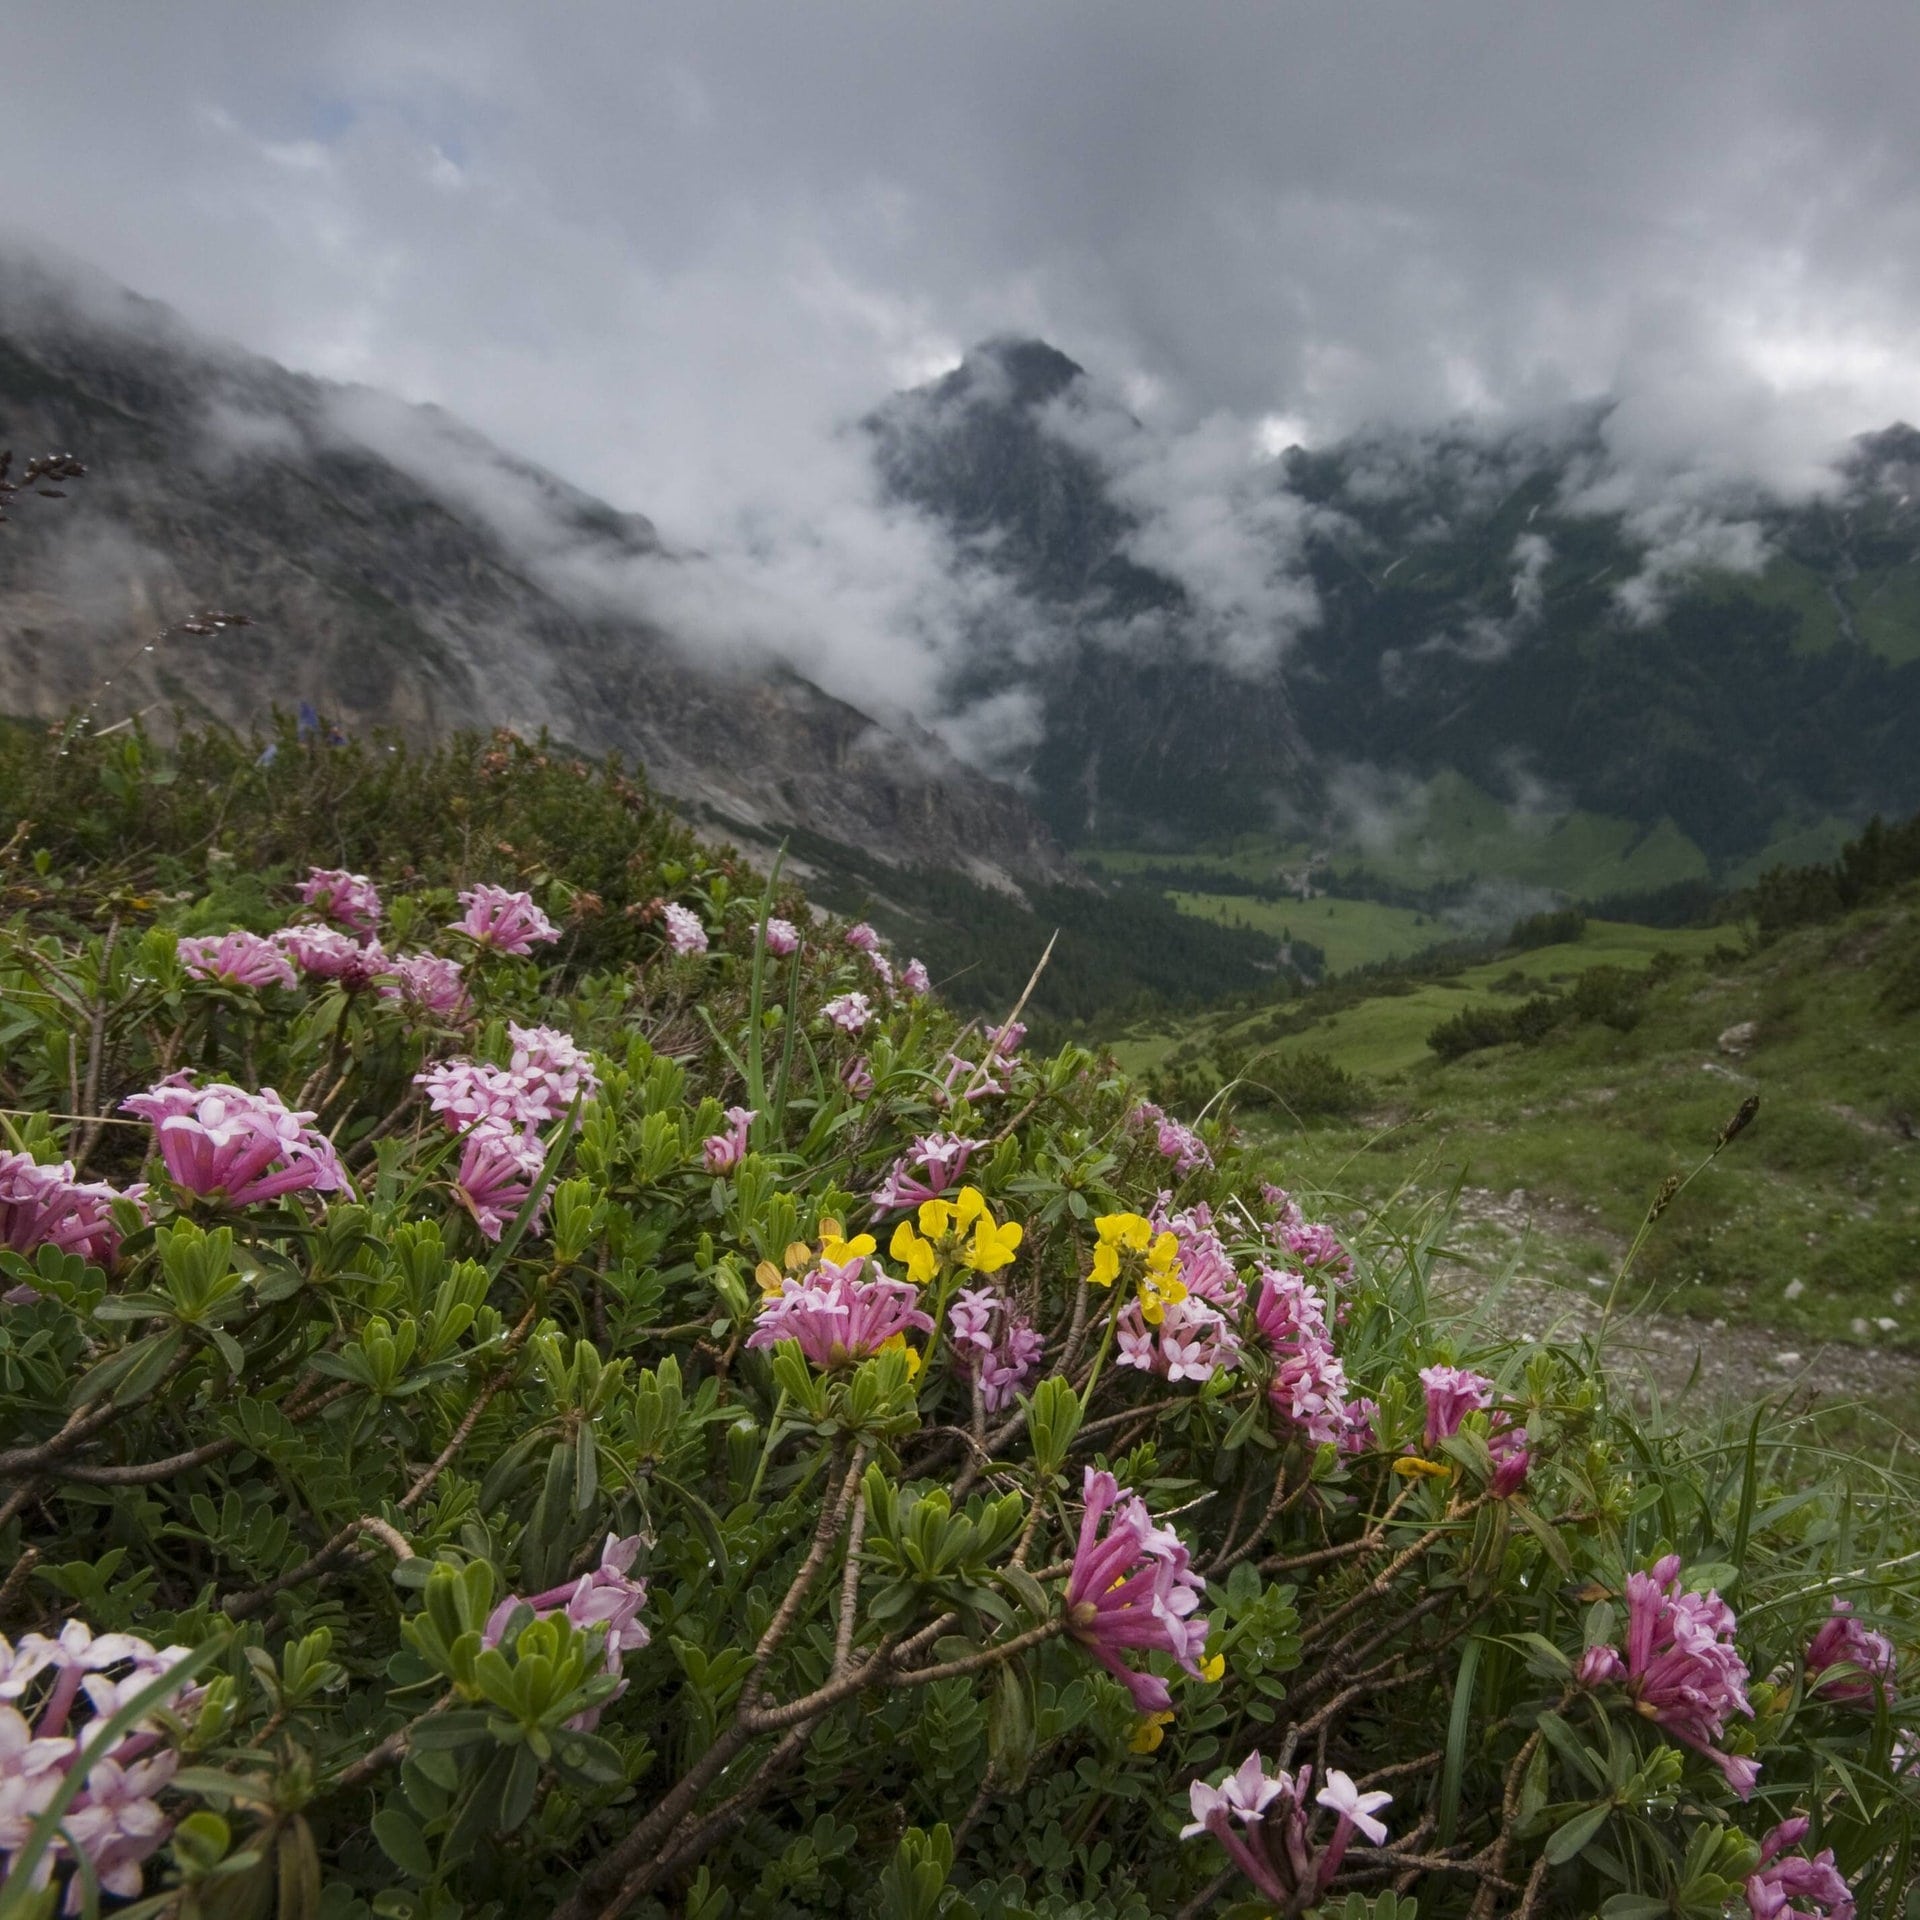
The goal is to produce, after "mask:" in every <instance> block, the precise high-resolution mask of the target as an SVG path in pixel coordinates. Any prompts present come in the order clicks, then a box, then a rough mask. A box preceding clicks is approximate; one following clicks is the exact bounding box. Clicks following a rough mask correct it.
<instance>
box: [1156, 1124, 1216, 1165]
mask: <svg viewBox="0 0 1920 1920" xmlns="http://www.w3.org/2000/svg"><path fill="white" fill-rule="evenodd" d="M1154 1144H1155V1145H1156V1146H1157V1147H1158V1148H1159V1150H1160V1151H1161V1153H1163V1154H1164V1155H1165V1156H1166V1157H1167V1158H1168V1159H1169V1160H1171V1161H1172V1162H1173V1170H1174V1172H1176V1173H1191V1172H1192V1171H1193V1170H1194V1168H1195V1167H1210V1166H1212V1165H1213V1155H1212V1154H1211V1153H1209V1152H1208V1151H1207V1143H1206V1142H1205V1141H1204V1140H1202V1139H1201V1138H1200V1136H1199V1135H1198V1134H1197V1133H1195V1132H1194V1130H1193V1129H1192V1128H1191V1127H1188V1126H1182V1125H1181V1123H1180V1122H1179V1121H1178V1120H1166V1119H1163V1120H1162V1121H1161V1122H1160V1125H1159V1130H1158V1132H1157V1133H1156V1134H1155V1136H1154Z"/></svg>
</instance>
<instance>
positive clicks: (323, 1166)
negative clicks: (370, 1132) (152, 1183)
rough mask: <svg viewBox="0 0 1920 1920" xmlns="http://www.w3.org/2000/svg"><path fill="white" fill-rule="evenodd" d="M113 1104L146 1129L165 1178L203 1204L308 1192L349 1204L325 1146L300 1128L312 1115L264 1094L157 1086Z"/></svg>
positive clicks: (329, 1146)
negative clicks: (149, 1129) (142, 1122)
mask: <svg viewBox="0 0 1920 1920" xmlns="http://www.w3.org/2000/svg"><path fill="white" fill-rule="evenodd" d="M120 1105H121V1109H122V1111H124V1112H127V1113H137V1114H139V1115H140V1117H141V1118H142V1119H144V1120H151V1121H152V1122H153V1132H154V1144H155V1145H156V1146H157V1147H158V1148H159V1150H160V1158H161V1160H162V1161H163V1162H164V1163H165V1166H166V1169H167V1175H168V1177H169V1178H170V1179H171V1180H172V1181H173V1183H174V1185H175V1186H177V1187H181V1188H184V1189H185V1190H186V1191H187V1192H188V1193H192V1194H196V1195H198V1196H199V1197H200V1198H201V1199H203V1200H217V1201H219V1202H221V1203H222V1204H224V1205H226V1206H229V1207H249V1206H258V1205H259V1204H261V1203H262V1202H263V1201H267V1200H278V1199H280V1198H281V1197H282V1196H283V1195H285V1194H289V1193H299V1192H302V1191H304V1190H305V1189H308V1188H311V1189H313V1190H314V1191H315V1192H317V1193H344V1194H346V1195H347V1197H348V1198H349V1199H351V1198H352V1197H353V1187H352V1185H351V1184H350V1183H349V1182H348V1179H347V1176H346V1172H345V1170H344V1169H343V1168H342V1167H341V1165H340V1156H339V1155H338V1154H337V1153H336V1152H335V1151H334V1146H333V1142H332V1141H331V1140H329V1139H328V1138H327V1136H326V1135H325V1134H324V1133H319V1132H316V1131H315V1130H314V1129H313V1128H312V1127H310V1126H309V1125H308V1124H307V1122H308V1121H310V1120H312V1119H313V1118H314V1116H313V1114H311V1113H308V1112H295V1111H292V1110H290V1109H289V1108H288V1107H287V1105H286V1103H285V1102H284V1101H283V1100H282V1099H281V1098H280V1096H279V1094H277V1093H276V1092H275V1091H274V1090H273V1088H271V1087H262V1088H261V1090H260V1091H259V1092H258V1093H248V1092H247V1091H246V1090H245V1089H244V1088H243V1087H235V1086H229V1085H227V1084H226V1083H225V1082H224V1081H219V1082H215V1083H214V1084H213V1085H211V1086H205V1087H183V1086H179V1085H173V1084H169V1083H168V1082H165V1081H162V1082H161V1084H160V1085H159V1086H156V1087H149V1088H148V1089H147V1091H146V1092H145V1093H136V1094H132V1095H130V1096H129V1097H128V1098H127V1099H125V1100H123V1101H121V1103H120Z"/></svg>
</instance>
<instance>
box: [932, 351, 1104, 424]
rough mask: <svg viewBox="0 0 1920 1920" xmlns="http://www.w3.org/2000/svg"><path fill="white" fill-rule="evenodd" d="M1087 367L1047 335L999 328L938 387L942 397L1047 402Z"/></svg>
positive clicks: (1029, 403) (1010, 403)
mask: <svg viewBox="0 0 1920 1920" xmlns="http://www.w3.org/2000/svg"><path fill="white" fill-rule="evenodd" d="M1086 371H1087V370H1086V368H1085V367H1083V366H1081V365H1080V363H1079V362H1078V361H1077V360H1070V359H1068V358H1067V356H1066V355H1065V354H1064V353H1062V352H1061V351H1060V349H1059V348H1058V347H1054V346H1049V345H1048V344H1047V342H1046V341H1044V340H1032V339H1022V338H1020V337H1019V336H1017V335H1014V334H999V335H996V336H995V337H994V338H992V339H990V340H982V341H980V342H979V343H978V344H977V345H976V346H975V347H974V348H973V350H972V351H971V352H970V353H969V354H968V355H967V357H966V358H965V359H964V360H962V361H961V363H960V364H959V366H957V367H956V368H954V370H953V371H952V372H951V373H950V374H948V375H947V376H946V378H945V379H943V380H942V381H940V383H939V384H938V386H937V387H936V388H935V392H936V394H937V395H938V396H939V397H940V398H941V399H943V400H945V399H962V398H964V399H969V400H978V399H994V400H1000V401H1002V402H1004V403H1005V404H1006V405H1008V406H1015V407H1043V406H1045V405H1046V403H1047V402H1048V401H1049V400H1051V399H1053V398H1054V396H1055V395H1056V394H1060V393H1064V392H1065V391H1066V390H1067V388H1068V387H1070V386H1072V385H1073V383H1074V382H1075V381H1076V380H1082V379H1084V378H1085V377H1086Z"/></svg>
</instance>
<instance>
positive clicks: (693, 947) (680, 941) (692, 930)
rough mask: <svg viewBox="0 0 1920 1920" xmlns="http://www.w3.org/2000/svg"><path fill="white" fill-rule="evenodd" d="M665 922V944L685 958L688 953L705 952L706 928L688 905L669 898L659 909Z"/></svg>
mask: <svg viewBox="0 0 1920 1920" xmlns="http://www.w3.org/2000/svg"><path fill="white" fill-rule="evenodd" d="M661 911H662V913H663V914H664V916H665V918H666V922H667V945H668V946H669V947H671V948H672V949H673V951H674V952H675V953H677V954H679V955H680V956H681V957H682V958H685V957H686V956H687V955H689V954H695V953H705V952H706V950H707V930H706V928H705V927H703V926H702V925H701V924H700V916H699V915H698V914H697V913H695V912H694V911H693V910H692V909H691V908H690V907H683V906H681V904H680V903H679V902H678V901H677V900H669V901H668V902H667V904H666V906H665V907H663V908H662V909H661Z"/></svg>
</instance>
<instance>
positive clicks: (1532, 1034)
mask: <svg viewBox="0 0 1920 1920" xmlns="http://www.w3.org/2000/svg"><path fill="white" fill-rule="evenodd" d="M1653 977H1656V974H1655V969H1653V968H1646V969H1643V970H1641V971H1638V972H1634V971H1630V970H1629V969H1627V968H1625V967H1589V968H1587V970H1586V971H1585V972H1584V973H1582V974H1581V975H1580V976H1579V978H1578V979H1576V980H1575V981H1574V983H1573V984H1572V986H1571V987H1569V988H1568V990H1567V991H1566V992H1565V993H1552V994H1548V993H1536V994H1534V995H1532V996H1531V997H1530V998H1528V999H1526V1000H1523V1001H1521V1003H1520V1004H1519V1005H1518V1006H1517V1007H1490V1006H1486V1005H1478V1006H1471V1007H1463V1008H1462V1009H1461V1011H1460V1012H1459V1013H1457V1014H1455V1015H1454V1016H1453V1017H1452V1018H1451V1019H1449V1020H1442V1021H1441V1022H1440V1023H1439V1024H1438V1025H1437V1026H1435V1027H1434V1029H1433V1030H1432V1032H1430V1033H1429V1034H1428V1035H1427V1045H1428V1046H1430V1047H1431V1048H1432V1049H1433V1051H1434V1052H1435V1053H1437V1054H1438V1055H1439V1056H1440V1058H1441V1059H1442V1060H1458V1059H1459V1058H1461V1056H1462V1055H1464V1054H1469V1053H1477V1052H1478V1051H1479V1050H1480V1049H1481V1048H1483V1047H1500V1046H1505V1045H1507V1044H1508V1043H1509V1042H1510V1041H1518V1042H1519V1043H1520V1045H1522V1046H1527V1047H1531V1046H1537V1045H1538V1044H1539V1043H1540V1042H1541V1041H1542V1040H1544V1039H1545V1038H1546V1037H1547V1035H1548V1034H1550V1033H1552V1032H1553V1031H1554V1030H1555V1029H1556V1028H1559V1027H1573V1026H1583V1025H1585V1024H1587V1023H1589V1022H1595V1023H1598V1024H1599V1025H1601V1026H1604V1027H1611V1028H1612V1029H1613V1030H1614V1031H1615V1032H1616V1033H1627V1032H1630V1031H1631V1030H1632V1029H1633V1028H1634V1027H1635V1026H1636V1025H1637V1024H1638V1023H1639V1020H1640V1016H1641V1013H1642V1012H1643V1010H1644V1008H1645V1004H1646V995H1647V988H1648V986H1649V984H1650V982H1651V979H1652V978H1653Z"/></svg>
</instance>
